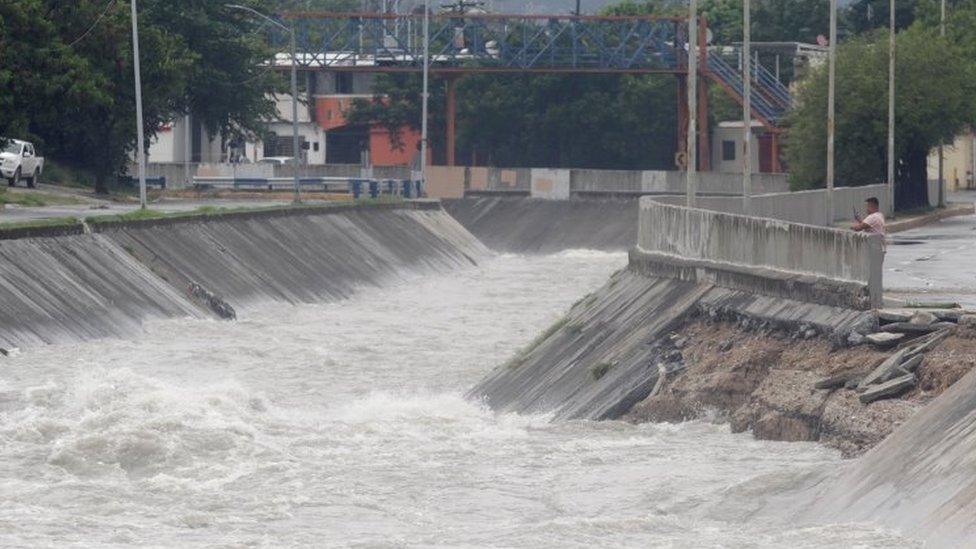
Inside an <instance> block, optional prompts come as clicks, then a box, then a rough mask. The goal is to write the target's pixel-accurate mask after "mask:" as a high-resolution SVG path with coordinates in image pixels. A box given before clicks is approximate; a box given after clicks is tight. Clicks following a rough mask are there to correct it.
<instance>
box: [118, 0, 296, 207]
mask: <svg viewBox="0 0 976 549" xmlns="http://www.w3.org/2000/svg"><path fill="white" fill-rule="evenodd" d="M133 2H135V0H133ZM224 7H226V8H229V9H234V10H240V11H245V12H247V13H250V14H251V15H254V16H255V17H259V18H261V19H264V20H265V21H267V22H269V23H271V24H272V25H274V26H276V27H278V28H279V29H282V30H284V31H285V32H287V33H288V34H289V36H290V37H291V126H292V143H291V144H292V166H293V167H294V169H295V172H294V174H293V176H294V183H295V203H296V204H298V203H300V202H301V201H302V196H301V189H300V185H301V182H300V179H299V177H298V166H299V157H300V155H301V151H300V150H299V144H298V141H299V140H298V53H297V47H296V45H295V27H294V26H292V27H286V26H285V25H282V24H281V23H279V22H278V21H275V20H274V19H272V18H270V17H268V16H267V15H265V14H263V13H261V12H259V11H258V10H256V9H254V8H250V7H248V6H241V5H240V4H224ZM275 60H276V62H277V56H276V57H275Z"/></svg>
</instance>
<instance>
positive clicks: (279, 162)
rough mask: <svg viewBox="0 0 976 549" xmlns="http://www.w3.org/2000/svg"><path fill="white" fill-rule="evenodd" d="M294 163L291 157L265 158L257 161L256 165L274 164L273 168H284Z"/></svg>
mask: <svg viewBox="0 0 976 549" xmlns="http://www.w3.org/2000/svg"><path fill="white" fill-rule="evenodd" d="M292 162H294V159H293V158H292V157H291V156H265V157H264V158H262V159H261V160H258V164H274V165H275V166H284V165H287V164H291V163H292Z"/></svg>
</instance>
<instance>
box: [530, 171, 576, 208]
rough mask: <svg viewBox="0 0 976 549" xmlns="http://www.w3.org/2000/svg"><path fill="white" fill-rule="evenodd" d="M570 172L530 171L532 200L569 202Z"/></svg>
mask: <svg viewBox="0 0 976 549" xmlns="http://www.w3.org/2000/svg"><path fill="white" fill-rule="evenodd" d="M570 179H571V178H570V171H569V170H548V169H542V168H533V169H532V198H541V199H543V200H569V197H570Z"/></svg>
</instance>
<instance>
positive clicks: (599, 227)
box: [444, 197, 638, 254]
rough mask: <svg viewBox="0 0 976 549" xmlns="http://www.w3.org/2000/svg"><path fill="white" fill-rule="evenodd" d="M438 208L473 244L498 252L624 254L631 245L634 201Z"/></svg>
mask: <svg viewBox="0 0 976 549" xmlns="http://www.w3.org/2000/svg"><path fill="white" fill-rule="evenodd" d="M444 208H445V209H446V210H447V211H448V213H450V214H451V216H453V217H454V218H455V219H457V220H458V222H459V223H461V225H463V226H464V227H465V228H466V229H468V230H469V231H471V233H472V234H474V235H475V236H476V237H478V240H480V241H481V242H484V243H485V244H486V245H487V246H488V247H489V248H491V249H493V250H496V251H500V252H511V253H524V254H549V253H555V252H560V251H563V250H569V249H590V250H606V251H625V250H628V249H630V248H632V247H633V246H634V244H636V242H637V215H638V201H637V200H636V199H634V198H619V199H614V198H607V199H586V200H543V199H532V198H509V197H484V198H463V199H457V200H445V201H444Z"/></svg>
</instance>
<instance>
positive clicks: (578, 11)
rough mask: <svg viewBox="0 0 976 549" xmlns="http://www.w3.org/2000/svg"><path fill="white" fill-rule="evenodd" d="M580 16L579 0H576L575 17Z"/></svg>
mask: <svg viewBox="0 0 976 549" xmlns="http://www.w3.org/2000/svg"><path fill="white" fill-rule="evenodd" d="M579 16H580V0H576V17H579Z"/></svg>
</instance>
